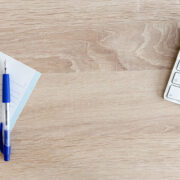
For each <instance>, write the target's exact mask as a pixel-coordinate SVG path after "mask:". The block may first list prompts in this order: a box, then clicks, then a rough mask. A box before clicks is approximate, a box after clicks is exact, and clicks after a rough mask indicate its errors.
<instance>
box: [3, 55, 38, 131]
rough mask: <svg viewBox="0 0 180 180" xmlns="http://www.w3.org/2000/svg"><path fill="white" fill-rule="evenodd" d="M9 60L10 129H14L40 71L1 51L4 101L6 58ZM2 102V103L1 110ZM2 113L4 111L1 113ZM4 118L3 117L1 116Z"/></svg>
mask: <svg viewBox="0 0 180 180" xmlns="http://www.w3.org/2000/svg"><path fill="white" fill-rule="evenodd" d="M5 59H6V62H7V73H9V75H10V93H11V103H10V129H11V130H12V129H13V127H14V125H15V123H16V120H17V119H18V117H19V115H20V113H21V111H22V110H23V108H24V106H25V104H26V102H27V100H28V99H29V96H30V94H31V93H32V91H33V89H34V87H35V85H36V83H37V81H38V79H39V77H40V75H41V74H40V73H39V72H38V71H36V70H34V69H32V68H30V67H28V66H27V65H25V64H23V63H21V62H19V61H17V60H15V59H13V58H12V57H9V56H8V55H6V54H4V53H2V52H0V101H1V102H2V74H3V70H4V69H3V68H4V60H5ZM1 110H2V103H0V112H2V111H1ZM0 115H2V113H0ZM1 119H2V117H1Z"/></svg>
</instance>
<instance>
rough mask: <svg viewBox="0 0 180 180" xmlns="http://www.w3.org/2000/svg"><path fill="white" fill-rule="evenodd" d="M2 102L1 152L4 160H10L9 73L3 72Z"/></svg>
mask: <svg viewBox="0 0 180 180" xmlns="http://www.w3.org/2000/svg"><path fill="white" fill-rule="evenodd" d="M2 102H3V104H4V108H3V109H4V118H3V119H4V122H3V154H4V160H5V161H9V160H10V154H11V144H10V114H9V104H10V78H9V74H7V73H6V68H5V74H3V88H2Z"/></svg>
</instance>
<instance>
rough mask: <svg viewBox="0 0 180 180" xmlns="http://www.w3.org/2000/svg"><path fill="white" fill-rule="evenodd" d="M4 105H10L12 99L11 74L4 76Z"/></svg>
mask: <svg viewBox="0 0 180 180" xmlns="http://www.w3.org/2000/svg"><path fill="white" fill-rule="evenodd" d="M2 94H3V95H2V97H3V98H2V101H3V103H9V102H10V101H11V99H10V79H9V74H3V92H2Z"/></svg>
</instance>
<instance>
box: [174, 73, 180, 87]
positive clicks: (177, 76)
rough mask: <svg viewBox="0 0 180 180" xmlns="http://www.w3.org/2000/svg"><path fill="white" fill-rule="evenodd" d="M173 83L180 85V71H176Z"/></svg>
mask: <svg viewBox="0 0 180 180" xmlns="http://www.w3.org/2000/svg"><path fill="white" fill-rule="evenodd" d="M173 83H174V84H179V85H180V73H175V75H174V78H173Z"/></svg>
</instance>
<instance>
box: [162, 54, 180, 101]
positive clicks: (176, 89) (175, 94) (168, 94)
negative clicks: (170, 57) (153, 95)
mask: <svg viewBox="0 0 180 180" xmlns="http://www.w3.org/2000/svg"><path fill="white" fill-rule="evenodd" d="M164 99H165V100H168V101H171V102H174V103H177V104H180V51H179V53H178V56H177V58H176V62H175V64H174V67H173V70H172V72H171V76H170V78H169V81H168V84H167V86H166V90H165V92H164Z"/></svg>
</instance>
